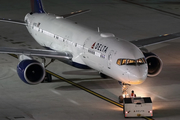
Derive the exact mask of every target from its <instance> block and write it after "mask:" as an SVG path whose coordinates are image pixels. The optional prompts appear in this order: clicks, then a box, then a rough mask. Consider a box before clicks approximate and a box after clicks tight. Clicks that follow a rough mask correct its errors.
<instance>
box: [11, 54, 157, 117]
mask: <svg viewBox="0 0 180 120" xmlns="http://www.w3.org/2000/svg"><path fill="white" fill-rule="evenodd" d="M9 55H10V56H12V57H15V58H17V59H18V56H17V55H15V54H9ZM46 72H47V73H49V74H51V75H53V76H54V77H56V78H59V79H61V80H63V81H65V82H67V83H69V84H71V85H73V86H75V87H78V88H80V89H82V90H84V91H86V92H88V93H90V94H92V95H94V96H96V97H98V98H101V99H103V100H105V101H107V102H109V103H112V104H114V105H116V106H118V107H120V108H123V105H121V104H119V103H118V102H116V101H114V100H111V99H109V98H107V97H105V96H103V95H100V94H99V93H96V92H94V91H92V90H90V89H88V88H86V87H84V86H82V85H79V84H77V83H75V82H72V81H71V80H67V79H65V78H63V77H61V76H59V75H57V74H55V73H53V72H51V71H49V70H47V69H46ZM142 118H144V119H146V120H154V119H152V118H149V117H142Z"/></svg>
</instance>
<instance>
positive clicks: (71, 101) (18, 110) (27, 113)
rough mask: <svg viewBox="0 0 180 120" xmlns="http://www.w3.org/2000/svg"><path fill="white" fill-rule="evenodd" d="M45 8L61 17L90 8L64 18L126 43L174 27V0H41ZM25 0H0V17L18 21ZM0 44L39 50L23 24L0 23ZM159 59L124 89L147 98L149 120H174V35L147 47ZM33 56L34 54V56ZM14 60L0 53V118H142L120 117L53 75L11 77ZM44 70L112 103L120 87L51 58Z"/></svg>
mask: <svg viewBox="0 0 180 120" xmlns="http://www.w3.org/2000/svg"><path fill="white" fill-rule="evenodd" d="M43 3H44V7H45V10H46V11H47V12H50V13H54V14H57V15H63V14H67V13H70V12H72V11H77V10H80V9H83V10H84V9H91V11H90V12H88V13H85V14H82V15H78V16H75V17H71V18H69V19H71V20H73V21H76V22H77V23H80V24H83V25H85V26H87V27H90V28H92V29H94V30H98V27H99V29H100V31H101V32H105V33H106V32H108V33H114V34H115V36H117V37H119V38H122V39H125V40H128V41H131V40H137V39H143V38H149V37H154V36H158V35H162V34H169V33H177V32H179V31H180V4H179V3H180V2H178V0H161V1H159V2H156V1H155V0H151V1H144V0H131V1H130V0H129V1H128V0H86V1H84V0H72V1H67V0H60V1H59V0H46V1H45V0H44V1H43ZM30 9H31V7H30V1H29V0H16V1H12V0H5V1H1V2H0V17H1V18H11V19H17V20H23V19H24V16H25V15H26V13H28V12H30ZM0 46H1V47H18V48H42V47H41V46H39V45H38V44H37V43H36V42H35V40H34V39H33V38H32V37H31V36H30V34H29V33H28V31H27V30H26V28H25V27H24V26H21V25H15V24H9V23H3V22H1V23H0ZM147 49H148V50H149V51H151V52H153V53H155V54H156V55H158V56H159V57H160V58H161V59H162V61H163V69H162V72H161V73H160V74H159V75H158V76H156V77H152V78H149V77H148V78H147V80H146V81H145V82H144V83H142V84H141V85H136V86H131V87H129V92H130V91H131V90H134V91H135V93H136V95H137V96H143V97H146V96H148V97H151V98H152V101H153V112H154V116H153V119H155V120H178V119H180V114H179V111H180V92H179V91H180V77H179V75H180V54H179V51H180V38H177V39H175V40H172V41H169V42H165V43H161V44H157V45H153V46H149V47H147ZM36 59H38V58H36ZM18 62H19V61H18V59H16V58H14V57H12V56H9V55H7V54H1V55H0V68H1V72H0V120H134V119H135V120H143V119H145V118H124V115H123V112H122V108H120V107H118V106H116V105H114V104H111V103H109V102H107V101H105V100H102V99H100V98H99V97H96V96H94V95H92V94H89V93H88V92H86V91H84V90H82V89H79V88H77V87H75V86H73V85H71V84H69V83H67V82H65V81H62V80H60V79H58V78H55V77H53V82H52V83H41V84H38V85H27V84H25V83H23V82H22V81H21V80H20V78H19V77H18V75H17V72H16V67H17V64H18ZM47 69H48V70H50V71H52V72H54V73H56V74H58V75H59V76H62V77H63V78H66V79H67V80H71V81H73V82H75V83H77V84H79V85H81V86H84V87H85V88H88V89H90V90H92V91H94V92H96V93H98V94H101V95H103V96H106V97H107V98H110V99H111V100H113V101H116V102H118V96H119V95H120V94H121V92H122V91H121V86H120V85H119V83H118V82H117V81H116V80H113V79H111V78H108V79H102V78H101V77H100V76H99V74H98V72H97V71H95V70H82V69H77V68H74V67H71V66H69V65H67V64H64V63H62V62H60V61H55V62H54V63H52V64H51V65H49V66H48V67H47Z"/></svg>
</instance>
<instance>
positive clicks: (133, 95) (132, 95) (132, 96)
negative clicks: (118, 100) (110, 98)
mask: <svg viewBox="0 0 180 120" xmlns="http://www.w3.org/2000/svg"><path fill="white" fill-rule="evenodd" d="M135 97H136V94H134V90H132V92H131V98H135Z"/></svg>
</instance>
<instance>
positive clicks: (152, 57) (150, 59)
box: [143, 52, 163, 77]
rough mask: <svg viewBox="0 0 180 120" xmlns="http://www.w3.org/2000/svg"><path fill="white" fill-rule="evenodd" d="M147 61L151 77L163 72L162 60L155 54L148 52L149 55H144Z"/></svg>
mask: <svg viewBox="0 0 180 120" xmlns="http://www.w3.org/2000/svg"><path fill="white" fill-rule="evenodd" d="M143 54H144V56H145V58H146V61H147V65H148V76H149V77H154V76H157V75H158V74H159V73H160V72H161V70H162V66H163V63H162V60H161V59H160V58H159V57H158V56H157V55H156V54H154V53H151V52H148V53H143Z"/></svg>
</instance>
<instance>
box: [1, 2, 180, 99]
mask: <svg viewBox="0 0 180 120" xmlns="http://www.w3.org/2000/svg"><path fill="white" fill-rule="evenodd" d="M31 8H32V11H31V12H30V13H27V14H26V16H25V18H24V21H19V20H12V19H5V18H0V21H2V22H8V23H15V24H20V25H24V26H25V27H26V28H27V30H28V32H29V33H30V35H31V36H32V37H33V38H34V39H35V40H36V41H37V43H39V44H40V45H41V46H43V47H44V48H46V49H18V48H11V47H9V48H5V47H0V53H8V54H16V55H18V56H19V60H20V62H19V64H18V65H17V73H18V75H19V77H20V79H21V80H22V81H23V82H25V83H27V84H30V85H36V84H39V83H41V82H42V81H43V80H44V78H45V76H46V72H45V67H46V66H45V58H51V59H52V60H54V59H57V60H63V61H64V60H65V61H68V62H66V63H68V64H70V65H72V66H74V67H77V68H82V69H94V70H96V71H98V72H99V73H100V75H101V77H106V76H109V77H111V78H113V79H115V80H117V81H120V82H121V83H123V86H122V91H123V93H122V94H123V96H122V95H121V99H122V97H124V94H126V88H127V86H129V85H137V84H141V83H143V82H144V81H145V80H146V78H147V76H149V77H154V76H157V75H158V74H159V73H160V72H161V70H162V66H163V63H162V60H161V59H160V58H159V57H158V56H157V55H156V54H154V53H152V52H147V51H144V50H143V48H145V47H146V46H149V45H153V44H157V43H161V42H165V41H168V40H171V39H174V38H177V37H180V33H174V34H164V35H160V36H157V37H152V38H146V39H141V40H134V41H130V42H129V41H126V40H123V39H121V38H118V37H116V36H115V35H114V34H112V33H101V32H100V31H94V30H92V29H89V28H87V27H84V26H82V25H80V24H79V23H76V22H73V21H70V20H68V18H69V17H73V16H75V15H79V14H82V13H86V12H88V11H89V10H79V11H76V12H72V13H69V14H64V15H54V14H50V13H47V12H45V10H44V6H43V4H42V1H41V0H31ZM34 56H38V57H40V58H42V60H43V62H39V61H37V60H35V59H33V57H34Z"/></svg>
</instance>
